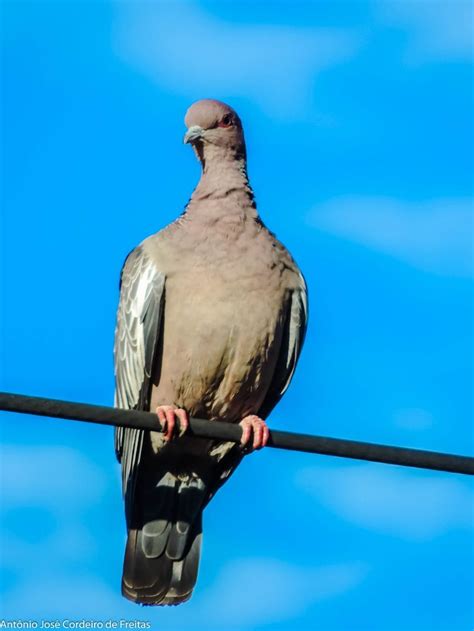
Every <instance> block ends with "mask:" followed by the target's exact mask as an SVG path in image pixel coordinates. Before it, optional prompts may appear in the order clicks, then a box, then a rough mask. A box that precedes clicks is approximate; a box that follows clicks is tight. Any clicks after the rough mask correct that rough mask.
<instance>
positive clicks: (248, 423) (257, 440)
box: [239, 414, 270, 449]
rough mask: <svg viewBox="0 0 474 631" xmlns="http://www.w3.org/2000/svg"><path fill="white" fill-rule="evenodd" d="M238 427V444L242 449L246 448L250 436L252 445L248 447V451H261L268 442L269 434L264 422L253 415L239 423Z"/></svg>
mask: <svg viewBox="0 0 474 631" xmlns="http://www.w3.org/2000/svg"><path fill="white" fill-rule="evenodd" d="M239 425H240V427H241V428H242V437H241V439H240V444H241V445H242V446H243V447H245V446H247V443H248V442H249V441H250V437H251V435H252V434H253V444H252V446H251V447H250V445H249V447H248V449H261V448H262V447H265V445H266V444H267V442H268V438H269V436H270V432H269V429H268V426H267V424H266V423H265V421H264V420H262V419H261V418H260V417H259V416H256V415H255V414H251V415H250V416H246V417H245V418H244V419H243V420H242V421H240V423H239Z"/></svg>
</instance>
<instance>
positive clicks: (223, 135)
mask: <svg viewBox="0 0 474 631" xmlns="http://www.w3.org/2000/svg"><path fill="white" fill-rule="evenodd" d="M184 123H185V125H186V127H187V128H188V129H187V132H186V134H185V136H184V142H185V143H189V144H191V145H192V146H193V147H194V150H195V151H196V154H197V155H198V157H199V159H200V160H201V162H204V160H207V159H208V158H210V157H214V158H215V159H219V158H224V157H225V156H228V157H230V158H232V159H236V158H245V141H244V133H243V130H242V123H241V121H240V118H239V116H238V115H237V112H235V110H233V109H232V108H231V107H229V105H226V104H225V103H222V102H221V101H216V100H214V99H202V100H201V101H196V103H193V105H191V107H190V108H189V109H188V111H187V112H186V116H185V118H184Z"/></svg>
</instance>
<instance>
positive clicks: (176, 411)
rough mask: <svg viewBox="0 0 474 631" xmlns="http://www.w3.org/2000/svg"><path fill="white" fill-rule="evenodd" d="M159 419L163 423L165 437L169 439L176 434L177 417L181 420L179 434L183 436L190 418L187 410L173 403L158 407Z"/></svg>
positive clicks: (162, 429)
mask: <svg viewBox="0 0 474 631" xmlns="http://www.w3.org/2000/svg"><path fill="white" fill-rule="evenodd" d="M156 414H157V416H158V421H159V423H160V425H161V431H162V432H163V438H164V439H165V440H166V441H169V440H171V439H172V438H173V436H174V431H175V427H176V418H178V421H179V436H183V434H185V433H186V431H187V429H188V427H189V419H188V414H187V412H186V410H183V409H182V408H175V407H174V406H173V405H159V406H158V407H157V408H156Z"/></svg>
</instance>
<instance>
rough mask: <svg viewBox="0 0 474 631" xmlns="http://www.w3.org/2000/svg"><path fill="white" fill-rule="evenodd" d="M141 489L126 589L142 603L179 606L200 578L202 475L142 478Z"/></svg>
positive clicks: (129, 544)
mask: <svg viewBox="0 0 474 631" xmlns="http://www.w3.org/2000/svg"><path fill="white" fill-rule="evenodd" d="M140 487H141V491H140V494H139V496H138V497H135V502H134V511H133V518H132V520H131V523H130V525H129V532H128V539H127V546H126V550H125V559H124V568H123V577H122V593H123V595H124V596H125V597H126V598H128V599H130V600H132V601H134V602H137V603H141V604H148V605H165V604H170V605H171V604H179V603H181V602H184V601H185V600H188V599H189V598H190V597H191V594H192V591H193V588H194V585H195V583H196V579H197V573H198V567H199V558H200V551H201V539H202V510H203V507H204V504H205V499H206V497H207V491H206V486H205V484H204V482H203V481H202V480H201V479H200V478H196V477H193V478H191V477H190V478H186V479H183V480H179V479H178V478H177V477H176V476H174V475H173V474H171V473H169V472H167V473H165V474H164V475H163V476H162V478H161V479H160V480H159V482H158V484H156V485H153V484H151V483H150V482H147V483H146V485H144V483H143V482H142V484H141V485H140Z"/></svg>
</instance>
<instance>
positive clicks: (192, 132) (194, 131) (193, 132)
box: [183, 125, 204, 144]
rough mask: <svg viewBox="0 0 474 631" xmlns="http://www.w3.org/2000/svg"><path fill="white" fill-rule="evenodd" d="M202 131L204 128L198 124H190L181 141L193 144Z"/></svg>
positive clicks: (200, 136)
mask: <svg viewBox="0 0 474 631" xmlns="http://www.w3.org/2000/svg"><path fill="white" fill-rule="evenodd" d="M203 133H204V129H203V128H202V127H200V126H199V125H192V126H191V127H190V128H189V129H188V131H187V132H186V133H185V134H184V138H183V142H184V143H185V144H187V143H190V144H193V143H194V142H196V140H199V139H200V138H202V135H203Z"/></svg>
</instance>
